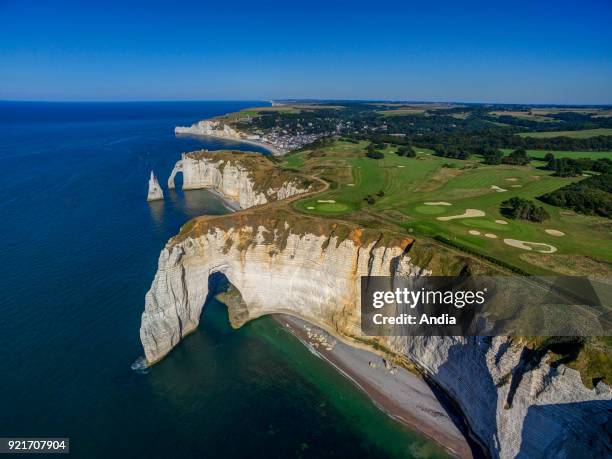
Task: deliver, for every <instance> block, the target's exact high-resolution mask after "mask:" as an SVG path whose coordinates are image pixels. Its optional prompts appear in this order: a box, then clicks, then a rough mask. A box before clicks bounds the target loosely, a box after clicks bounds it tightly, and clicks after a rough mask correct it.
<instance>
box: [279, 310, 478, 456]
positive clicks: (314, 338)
mask: <svg viewBox="0 0 612 459" xmlns="http://www.w3.org/2000/svg"><path fill="white" fill-rule="evenodd" d="M272 317H273V318H274V320H276V321H277V322H278V323H279V324H281V325H282V326H283V329H285V330H286V331H287V332H289V333H291V334H292V335H294V336H295V337H296V338H297V339H298V340H300V341H301V342H302V344H304V345H305V346H306V347H307V348H308V349H309V350H310V351H311V352H312V353H313V354H315V355H316V356H317V357H319V358H322V359H323V360H325V361H326V362H327V363H329V364H330V365H331V366H333V367H334V368H335V370H336V371H338V372H339V373H340V374H342V375H343V376H344V377H346V378H347V379H349V380H350V381H351V382H352V383H353V384H355V386H357V387H358V388H359V389H360V390H362V391H363V392H364V393H365V394H366V395H367V396H368V398H370V399H371V400H372V401H373V403H374V404H375V405H376V406H377V407H378V408H379V409H381V410H382V411H383V412H385V413H386V414H387V415H388V416H390V417H391V418H393V419H394V420H396V421H397V422H399V423H401V424H403V425H404V426H406V427H408V428H409V429H411V430H416V431H418V432H419V433H421V434H423V435H425V436H427V437H429V438H430V439H432V440H433V441H435V442H436V443H437V444H438V445H440V446H441V447H443V448H444V449H445V450H446V451H447V452H448V453H450V454H451V455H452V456H455V457H460V458H474V457H475V456H474V454H473V452H472V448H471V447H470V444H469V442H468V441H467V439H466V437H465V435H464V434H463V433H462V432H461V431H460V429H459V428H458V427H457V425H456V423H455V421H453V419H452V418H451V416H450V415H449V414H448V412H447V410H446V408H445V407H444V406H443V405H442V404H441V402H440V401H439V399H438V398H437V396H436V394H435V393H434V392H433V390H432V389H431V387H430V386H429V385H428V384H427V383H426V382H425V381H424V380H423V379H422V378H420V377H419V376H417V375H415V374H413V373H411V372H409V371H408V370H406V369H404V368H401V367H396V366H394V365H391V364H389V363H388V362H386V361H385V360H384V359H383V358H382V357H381V356H379V355H377V354H375V353H373V352H370V351H368V350H365V349H361V348H356V347H353V346H350V345H349V344H346V343H344V342H342V341H339V340H337V339H336V338H335V337H333V335H330V334H329V333H328V332H326V331H324V330H322V329H320V328H319V327H316V326H314V325H312V324H310V323H308V322H305V321H303V320H301V319H298V318H296V317H293V316H289V315H286V314H274V315H273V316H272Z"/></svg>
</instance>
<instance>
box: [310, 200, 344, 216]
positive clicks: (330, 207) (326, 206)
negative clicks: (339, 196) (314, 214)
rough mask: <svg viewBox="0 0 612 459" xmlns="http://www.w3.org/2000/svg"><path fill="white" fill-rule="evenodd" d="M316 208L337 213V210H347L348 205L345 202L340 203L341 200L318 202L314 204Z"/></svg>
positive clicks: (319, 210) (320, 210)
mask: <svg viewBox="0 0 612 459" xmlns="http://www.w3.org/2000/svg"><path fill="white" fill-rule="evenodd" d="M316 210H317V211H318V212H327V213H334V214H335V213H338V212H346V211H347V210H349V206H347V205H346V204H342V203H341V202H319V203H317V205H316Z"/></svg>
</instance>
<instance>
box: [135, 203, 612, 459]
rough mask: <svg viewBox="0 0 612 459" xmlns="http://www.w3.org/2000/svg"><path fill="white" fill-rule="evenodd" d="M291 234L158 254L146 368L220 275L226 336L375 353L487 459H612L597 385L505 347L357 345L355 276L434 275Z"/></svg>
mask: <svg viewBox="0 0 612 459" xmlns="http://www.w3.org/2000/svg"><path fill="white" fill-rule="evenodd" d="M297 224H298V225H299V224H300V223H297ZM295 225H296V222H295V221H293V222H292V221H291V217H286V215H285V214H283V213H281V215H279V216H278V217H274V218H268V217H265V216H258V215H250V216H248V217H247V216H245V217H243V218H240V214H235V215H230V216H223V217H215V218H212V217H207V218H199V219H196V220H195V221H192V222H190V223H189V224H188V225H186V227H184V228H183V230H182V231H181V234H179V235H178V236H177V237H175V238H173V239H172V240H170V242H169V243H168V244H167V245H166V247H165V248H164V250H163V251H162V252H161V255H160V257H159V264H158V270H157V273H156V275H155V279H154V281H153V284H152V285H151V289H150V290H149V292H148V293H147V295H146V300H145V311H144V313H143V316H142V325H141V329H140V336H141V340H142V344H143V347H144V351H145V355H146V359H147V361H148V362H149V363H154V362H156V361H158V360H160V359H161V358H163V357H164V356H165V355H166V354H167V353H168V352H170V350H171V349H172V348H173V347H174V346H176V345H177V344H178V343H179V342H180V340H181V339H182V338H183V337H184V336H185V335H187V334H188V333H190V332H191V331H193V330H194V329H195V328H196V327H197V326H198V323H199V320H200V315H201V313H202V308H203V305H204V302H205V300H206V297H207V295H208V279H209V276H210V275H211V274H213V273H216V272H221V273H223V274H224V275H225V276H226V277H227V278H228V280H229V281H230V282H231V283H232V285H233V286H234V287H236V289H237V290H238V291H239V292H240V293H241V295H242V298H243V300H244V303H243V306H242V308H243V309H241V310H230V317H231V318H232V322H233V323H234V325H237V326H239V325H241V324H242V323H244V322H246V321H249V320H252V319H254V318H257V317H260V316H262V315H265V314H270V313H279V312H282V313H286V314H291V315H295V316H297V317H300V318H302V319H304V320H307V321H309V322H311V323H313V324H315V325H318V326H320V327H322V328H324V329H326V330H328V331H329V332H331V333H333V334H334V335H336V336H338V337H340V338H341V339H344V340H346V341H348V342H352V343H354V344H357V345H361V346H369V347H371V348H376V349H379V350H380V349H383V350H384V352H385V353H386V355H387V356H388V357H389V356H391V357H392V358H396V359H397V360H398V361H399V362H406V364H407V365H414V366H415V367H416V368H418V369H419V370H420V371H421V372H422V373H423V374H424V375H425V376H426V377H427V378H429V379H430V380H431V381H433V382H434V383H435V384H436V385H438V386H439V387H440V388H442V389H443V390H444V391H445V392H446V393H447V394H449V395H450V396H451V397H452V398H453V399H454V400H455V402H456V403H457V405H458V407H459V408H460V410H461V412H462V413H463V415H464V417H465V419H466V421H467V422H468V424H469V426H470V428H471V430H472V431H473V433H474V435H475V437H476V438H477V439H478V440H479V442H480V443H481V444H482V445H484V447H485V448H486V450H487V451H488V452H489V453H490V454H491V455H492V456H493V457H502V458H511V457H517V456H518V457H551V458H552V457H555V458H558V457H568V458H574V457H585V456H586V455H587V454H588V455H589V456H590V457H604V456H605V455H606V454H609V452H610V451H611V448H612V444H611V443H610V433H611V431H612V421H611V420H610V413H611V410H612V402H611V398H612V391H611V389H610V387H609V386H607V385H605V384H604V383H602V382H600V383H599V384H598V385H597V386H596V388H595V389H588V388H586V387H585V386H584V385H583V383H582V381H581V379H580V375H579V373H578V372H577V371H575V370H572V369H570V368H568V367H565V366H563V365H559V366H557V367H553V366H551V365H549V364H548V363H547V362H546V359H539V360H534V359H533V356H531V357H530V356H529V355H528V353H526V348H524V347H522V346H520V345H517V344H516V343H513V342H512V341H511V340H510V339H509V338H505V337H495V338H484V337H468V338H460V337H429V338H425V337H376V338H368V339H364V337H362V336H361V333H360V328H359V304H360V289H359V279H360V276H362V275H408V276H419V275H426V274H429V273H430V271H429V270H428V267H427V266H422V267H420V266H417V265H416V264H415V263H414V262H413V260H412V259H411V253H412V251H411V249H410V248H411V242H412V241H411V240H409V239H399V238H398V239H396V240H392V239H388V238H387V239H382V238H381V236H380V235H377V234H375V233H373V232H372V231H371V230H370V231H363V230H360V229H356V228H353V229H346V228H341V227H338V226H337V225H335V224H331V223H316V222H314V221H313V222H305V223H301V228H302V229H295V228H294V226H295Z"/></svg>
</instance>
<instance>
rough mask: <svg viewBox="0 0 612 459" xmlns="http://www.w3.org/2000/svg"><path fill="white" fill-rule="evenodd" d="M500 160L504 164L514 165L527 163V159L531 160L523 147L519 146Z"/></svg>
mask: <svg viewBox="0 0 612 459" xmlns="http://www.w3.org/2000/svg"><path fill="white" fill-rule="evenodd" d="M502 161H503V162H504V163H505V164H513V165H515V166H524V165H526V164H529V161H531V158H529V156H528V155H527V152H526V151H525V149H524V148H519V149H518V150H514V151H513V152H512V153H510V154H509V155H508V156H506V157H505V158H503V160H502Z"/></svg>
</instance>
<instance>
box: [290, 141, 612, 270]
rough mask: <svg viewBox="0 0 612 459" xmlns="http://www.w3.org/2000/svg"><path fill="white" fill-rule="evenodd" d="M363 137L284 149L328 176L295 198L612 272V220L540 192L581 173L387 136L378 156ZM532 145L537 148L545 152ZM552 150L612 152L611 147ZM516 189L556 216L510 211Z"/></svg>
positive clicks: (552, 262)
mask: <svg viewBox="0 0 612 459" xmlns="http://www.w3.org/2000/svg"><path fill="white" fill-rule="evenodd" d="M367 145H368V142H365V141H361V142H358V143H356V142H350V141H342V140H336V141H334V142H333V143H331V144H330V145H327V146H324V147H320V148H316V149H312V150H305V151H300V152H295V153H292V154H290V155H288V156H287V157H285V158H284V159H283V166H284V167H286V168H292V169H298V170H300V171H302V172H304V173H308V174H312V175H315V176H318V177H320V178H322V179H324V180H326V181H327V182H329V183H330V187H329V189H328V190H327V191H326V192H324V193H320V194H316V195H314V196H309V197H308V198H305V199H303V200H297V201H296V202H294V203H293V206H294V208H295V209H296V210H298V211H300V212H304V213H307V214H313V215H318V216H322V217H328V218H335V219H345V220H353V221H358V222H359V223H361V224H363V225H365V226H367V225H372V224H376V223H373V222H376V221H378V222H381V223H379V224H383V223H382V222H384V224H388V225H393V226H395V227H398V228H401V229H402V230H403V231H406V233H407V234H414V235H419V236H420V237H426V238H429V239H432V240H436V241H437V242H439V243H446V244H447V245H451V246H454V247H455V248H458V249H460V250H461V249H463V250H465V251H467V252H470V253H474V254H476V255H482V256H484V257H487V258H489V259H496V260H500V261H501V262H503V263H504V264H506V265H509V266H511V267H516V268H518V269H520V270H522V271H525V272H528V273H532V274H552V273H563V274H591V275H593V276H596V277H600V276H601V277H604V276H606V275H609V274H610V270H611V263H612V247H611V246H610V244H609V241H610V237H611V236H612V222H611V221H610V220H609V219H606V218H603V217H597V216H587V215H580V214H577V213H575V212H572V211H569V210H566V209H562V208H559V207H554V206H551V205H548V204H545V203H543V202H541V201H539V200H537V199H536V198H537V197H538V196H541V195H543V194H545V193H549V192H551V191H554V190H556V189H558V188H561V187H563V186H565V185H568V184H570V183H572V182H576V181H579V180H581V179H583V178H584V177H571V178H562V177H555V176H552V171H549V170H545V169H544V168H543V166H544V165H545V163H544V162H542V161H537V160H532V161H531V163H530V164H529V165H526V166H514V165H506V164H502V165H486V164H484V163H483V162H482V161H483V158H481V157H479V156H476V155H474V156H472V157H471V159H469V160H459V159H452V158H446V157H438V156H435V155H434V154H433V152H432V151H431V150H428V149H425V148H419V147H414V149H415V151H416V157H405V156H399V155H397V154H396V150H397V147H395V146H389V145H387V146H386V147H385V148H384V150H382V153H383V155H384V156H383V157H382V158H380V159H372V158H369V157H367V156H366V155H365V154H364V152H365V151H366V147H367ZM528 153H529V155H530V156H532V157H534V158H538V157H543V156H544V154H545V153H547V152H544V151H542V152H537V151H533V150H532V151H529V152H528ZM553 154H555V155H556V156H558V157H590V158H593V159H597V158H600V157H610V156H611V154H610V153H608V152H553ZM566 155H567V156H566ZM579 155H580V156H579ZM512 197H519V198H523V199H528V200H533V201H534V203H536V204H537V205H538V206H541V207H543V208H544V209H545V210H546V212H547V213H548V214H549V215H550V218H549V219H547V220H545V221H543V222H541V223H537V222H532V221H527V220H514V219H511V218H507V216H504V215H503V214H502V213H501V211H500V206H501V203H502V201H505V200H508V199H509V198H512Z"/></svg>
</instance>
